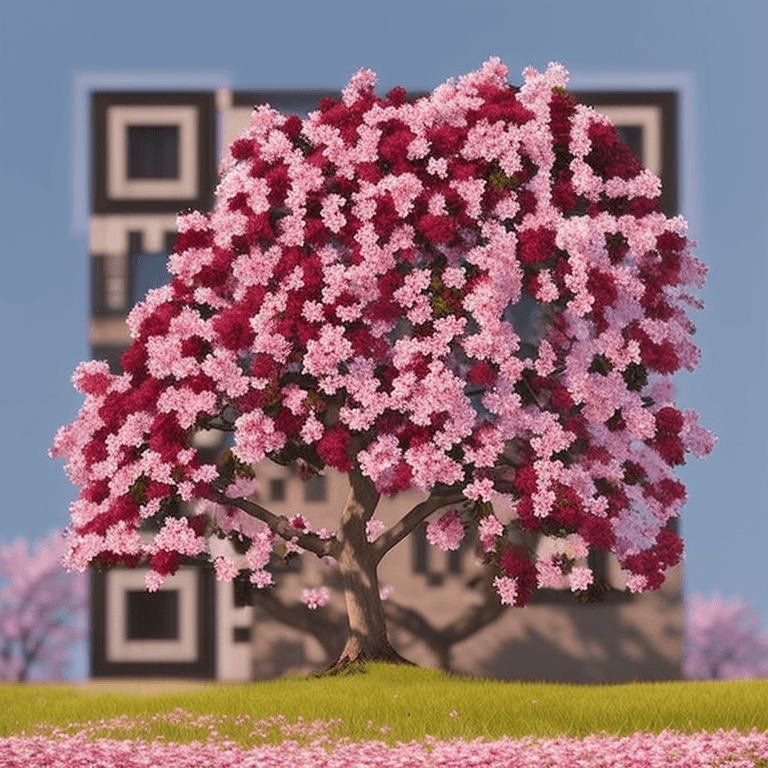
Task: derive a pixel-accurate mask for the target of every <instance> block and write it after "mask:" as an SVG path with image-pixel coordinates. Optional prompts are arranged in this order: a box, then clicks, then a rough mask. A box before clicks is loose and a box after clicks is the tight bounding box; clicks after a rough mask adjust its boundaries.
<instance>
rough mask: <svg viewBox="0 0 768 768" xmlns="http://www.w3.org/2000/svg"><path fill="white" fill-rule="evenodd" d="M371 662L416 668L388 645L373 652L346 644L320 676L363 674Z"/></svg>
mask: <svg viewBox="0 0 768 768" xmlns="http://www.w3.org/2000/svg"><path fill="white" fill-rule="evenodd" d="M371 661H382V662H385V663H386V664H406V665H408V666H411V667H415V666H418V665H417V664H414V663H413V662H412V661H408V659H405V658H403V657H402V656H401V655H400V654H399V653H398V652H397V651H396V650H395V649H394V648H393V647H392V646H391V645H389V643H387V644H386V646H383V647H381V648H378V649H376V650H375V651H363V650H360V649H355V648H350V647H349V644H347V647H345V648H344V650H343V651H342V654H341V656H340V657H339V658H338V659H337V660H336V661H335V662H334V663H333V664H331V666H330V667H328V668H327V669H324V670H323V671H322V672H321V673H320V674H321V675H340V674H355V673H361V672H365V665H366V664H367V663H368V662H371Z"/></svg>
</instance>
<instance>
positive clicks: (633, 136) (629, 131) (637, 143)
mask: <svg viewBox="0 0 768 768" xmlns="http://www.w3.org/2000/svg"><path fill="white" fill-rule="evenodd" d="M616 132H617V133H618V134H619V138H620V139H621V140H622V141H623V142H624V143H625V144H626V145H627V146H628V147H629V148H630V149H631V150H632V151H633V152H634V153H635V157H636V158H637V159H638V160H639V161H640V163H641V164H643V165H645V158H644V157H643V155H644V153H643V126H642V125H617V126H616Z"/></svg>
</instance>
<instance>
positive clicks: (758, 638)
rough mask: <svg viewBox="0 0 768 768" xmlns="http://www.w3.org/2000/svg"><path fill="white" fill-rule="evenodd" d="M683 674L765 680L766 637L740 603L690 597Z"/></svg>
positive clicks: (753, 613) (756, 619) (767, 662)
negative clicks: (761, 678)
mask: <svg viewBox="0 0 768 768" xmlns="http://www.w3.org/2000/svg"><path fill="white" fill-rule="evenodd" d="M685 630H686V641H685V674H686V677H689V678H700V679H701V678H704V679H707V678H751V677H767V676H768V634H765V633H761V632H760V616H759V614H758V613H757V612H756V611H753V610H752V609H751V608H750V607H749V605H747V603H745V602H744V601H743V600H740V599H736V600H732V601H726V600H725V599H724V598H723V596H722V595H719V594H716V595H714V596H713V597H712V598H711V599H709V600H706V599H704V597H703V596H702V595H692V596H691V597H690V599H689V600H688V601H687V605H686V628H685Z"/></svg>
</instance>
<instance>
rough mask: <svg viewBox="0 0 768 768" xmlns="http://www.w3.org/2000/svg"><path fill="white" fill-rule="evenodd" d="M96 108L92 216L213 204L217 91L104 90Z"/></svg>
mask: <svg viewBox="0 0 768 768" xmlns="http://www.w3.org/2000/svg"><path fill="white" fill-rule="evenodd" d="M91 108H92V125H93V166H92V170H93V203H92V212H93V213H94V214H98V213H131V214H133V213H173V214H174V215H175V214H177V213H178V212H179V211H180V210H184V209H187V208H192V209H195V210H209V209H210V208H211V207H212V202H213V200H212V193H213V190H214V189H215V187H216V108H215V94H214V93H213V92H199V93H195V92H160V91H157V92H154V91H153V92H108V93H107V92H102V93H95V94H93V97H92V100H91Z"/></svg>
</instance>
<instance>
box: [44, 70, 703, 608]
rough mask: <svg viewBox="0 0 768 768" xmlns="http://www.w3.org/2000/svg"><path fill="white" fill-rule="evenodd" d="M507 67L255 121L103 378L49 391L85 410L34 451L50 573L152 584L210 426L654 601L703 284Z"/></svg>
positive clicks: (654, 200) (165, 566)
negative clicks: (444, 501) (49, 512)
mask: <svg viewBox="0 0 768 768" xmlns="http://www.w3.org/2000/svg"><path fill="white" fill-rule="evenodd" d="M507 75H508V71H507V68H506V67H505V66H504V65H503V64H502V63H501V62H500V61H499V60H497V59H491V60H490V61H488V62H487V63H486V64H485V65H484V66H483V67H482V69H481V70H479V71H477V72H474V73H471V74H469V75H466V76H464V77H462V78H460V79H459V80H458V81H457V82H454V81H449V82H447V83H445V84H443V85H441V86H440V87H439V88H437V89H436V90H435V91H434V92H433V93H432V94H430V95H429V96H426V97H424V98H421V99H418V100H415V101H412V100H409V99H408V97H407V94H406V93H405V91H404V90H403V89H400V88H396V89H394V90H393V91H392V92H390V93H389V94H388V95H387V97H385V98H381V97H379V96H377V95H376V94H375V93H374V90H373V84H374V81H375V77H374V76H373V74H372V73H370V72H368V71H363V72H362V73H360V74H359V75H357V76H356V77H355V78H353V80H352V81H351V82H350V84H349V85H348V86H347V88H346V89H345V90H344V96H343V99H342V100H341V101H333V100H326V101H324V102H323V103H321V104H320V107H319V109H318V110H317V111H316V112H313V113H312V114H310V115H309V117H308V118H307V119H306V120H303V121H302V120H301V119H299V118H298V117H287V116H286V115H283V114H281V113H279V112H277V111H275V110H273V109H271V108H270V107H268V106H263V107H259V108H258V109H256V110H255V111H254V113H253V119H252V123H251V126H250V128H249V129H248V130H247V131H246V132H245V133H244V134H243V135H242V136H240V137H238V138H237V139H236V140H235V141H234V142H233V143H232V145H231V147H230V148H229V152H228V154H227V156H226V158H225V159H224V161H223V163H222V167H221V182H220V184H219V186H218V189H217V205H216V208H215V210H214V211H212V212H211V213H209V214H202V213H199V212H193V213H185V214H182V215H180V216H179V219H178V231H179V234H178V239H177V242H176V246H175V249H174V254H173V256H172V257H171V259H170V262H169V268H170V270H171V272H172V273H173V275H174V277H173V281H172V283H171V284H170V285H169V286H166V287H164V288H162V289H160V290H156V291H152V292H150V294H149V295H148V297H147V298H146V300H145V301H144V302H143V303H142V304H140V305H139V306H138V307H137V308H136V309H135V310H134V311H133V312H132V313H131V316H130V318H129V325H130V328H131V332H132V335H133V339H134V341H133V344H132V346H131V347H130V349H129V350H128V351H127V352H126V353H125V355H124V356H123V357H122V360H121V363H122V366H123V370H124V373H123V374H122V375H120V376H113V375H111V374H110V373H109V371H108V369H107V366H106V364H104V363H87V364H84V365H82V366H81V367H80V368H78V370H77V372H76V374H75V384H76V386H77V387H78V389H80V391H81V392H83V394H84V395H85V403H84V405H83V408H82V410H81V412H80V414H79V416H78V418H77V420H76V421H75V422H74V423H73V424H72V425H70V426H68V427H65V428H63V429H61V430H60V431H59V433H58V434H57V436H56V439H55V443H54V448H53V454H54V455H57V456H63V457H65V458H66V459H67V461H68V464H67V469H68V473H69V475H70V477H71V478H72V480H73V481H74V482H75V483H76V484H77V485H79V486H80V487H81V492H80V496H79V498H78V500H77V501H76V502H75V504H74V505H73V507H72V521H73V529H74V533H73V535H72V537H71V539H70V553H69V563H70V565H71V566H72V567H76V568H84V567H85V566H86V565H87V563H89V562H94V561H96V562H100V563H102V564H110V563H116V562H122V563H127V564H135V563H136V562H138V561H139V560H141V559H149V561H150V563H151V566H152V569H153V572H154V573H155V574H157V575H158V578H159V577H162V576H164V575H165V574H168V573H172V572H174V570H175V568H177V567H178V565H179V564H180V563H181V562H182V561H183V560H184V558H186V557H188V556H189V553H191V551H192V549H194V547H192V546H191V545H190V541H189V540H188V536H189V534H187V533H186V529H185V530H184V531H182V530H181V529H179V538H178V545H177V546H176V545H173V546H171V549H168V548H167V547H168V545H165V546H164V547H163V548H162V549H156V550H151V549H147V548H142V547H141V546H140V545H137V542H136V537H135V529H136V526H137V525H138V524H139V523H140V522H141V521H142V520H143V519H144V518H147V517H151V516H154V515H158V514H169V513H170V514H176V515H178V514H179V513H178V512H176V513H174V512H173V511H172V510H173V509H174V506H173V505H174V504H175V503H177V502H179V501H187V500H190V499H192V498H196V497H202V498H212V497H213V496H214V495H215V494H214V493H213V489H214V488H220V487H221V484H222V483H224V484H225V485H226V484H229V483H231V482H232V478H231V477H227V476H224V475H222V472H221V470H220V468H219V467H217V466H214V465H211V464H208V463H207V462H206V461H205V460H204V459H203V458H202V457H201V455H200V454H199V453H198V452H197V451H196V450H195V449H193V448H191V447H190V446H191V437H192V435H193V434H194V433H195V431H197V430H200V429H210V428H216V427H219V428H222V429H226V430H228V431H231V432H233V434H234V448H233V457H234V460H235V462H241V463H242V464H253V463H256V462H259V461H261V460H262V459H264V458H265V457H270V456H279V457H284V456H286V455H291V454H293V455H296V453H297V452H298V453H299V454H300V455H302V456H303V457H305V458H307V459H308V460H310V462H311V463H313V464H315V465H317V466H322V465H324V464H325V465H330V466H332V467H335V468H336V469H338V470H340V471H342V472H347V471H349V470H350V469H352V468H353V467H355V468H357V469H359V470H361V471H362V472H363V473H364V474H365V475H367V476H368V477H369V478H370V479H371V480H373V482H374V483H375V484H376V487H377V489H378V490H379V491H381V492H382V493H385V494H396V493H398V492H399V491H403V490H406V489H409V488H411V487H417V488H420V489H422V490H430V489H432V488H433V487H434V486H436V485H438V484H443V485H448V486H457V487H460V488H463V489H466V496H467V498H468V499H472V500H479V501H482V502H487V501H489V500H490V498H491V494H492V493H499V494H501V495H503V496H506V497H508V499H509V501H511V502H512V504H513V505H514V508H515V510H516V514H517V519H518V522H519V524H520V525H522V526H523V527H524V528H525V529H526V530H528V531H541V530H547V531H556V532H557V531H559V532H560V533H561V534H562V535H570V534H574V533H577V534H579V535H580V536H581V537H582V538H583V539H584V541H585V542H586V543H587V545H588V546H589V547H591V548H597V549H603V550H606V551H613V552H615V553H616V555H617V556H618V558H619V561H620V563H621V565H622V566H623V567H624V569H625V570H627V571H628V573H629V578H628V581H627V583H628V585H629V587H630V588H631V589H635V590H641V589H657V588H658V587H659V586H660V585H661V584H662V582H663V580H664V573H665V571H666V569H667V568H669V567H670V566H673V565H675V564H676V563H678V562H679V561H680V559H681V557H682V542H681V540H680V538H679V537H678V536H677V535H676V534H674V533H672V532H671V531H670V530H669V529H668V523H669V521H670V520H671V519H672V518H673V517H675V516H676V515H677V513H678V511H679V509H680V507H681V506H682V504H683V503H684V501H685V488H684V487H683V485H682V484H681V483H680V482H679V481H678V480H677V479H676V478H675V476H674V468H675V467H676V466H678V465H680V464H683V463H684V462H685V458H686V454H687V453H689V452H693V453H694V454H695V455H697V456H703V455H705V454H706V453H707V452H708V451H709V450H710V449H711V448H712V446H713V444H714V438H713V437H712V436H711V435H710V434H709V433H708V432H707V431H706V430H704V429H703V428H702V427H701V426H699V425H698V422H697V418H696V414H695V413H694V412H693V411H690V410H680V409H678V408H677V407H676V405H675V403H674V399H673V391H672V386H671V384H670V377H671V376H672V374H674V373H675V372H676V371H678V370H680V369H682V368H686V369H689V370H690V369H693V368H694V366H695V364H696V361H697V357H698V352H697V349H696V347H695V346H694V344H693V343H692V341H691V335H692V333H693V325H692V324H691V322H690V320H689V319H688V317H687V314H686V312H687V307H688V306H694V307H699V306H700V303H699V302H698V301H697V299H695V298H694V297H693V293H694V292H695V290H696V289H697V288H699V287H700V286H701V285H702V284H703V281H704V277H705V273H706V270H705V268H704V267H703V265H702V264H701V263H700V262H699V261H698V260H697V259H696V258H695V257H694V256H693V255H692V254H691V243H690V241H689V240H688V239H687V238H686V234H685V232H686V224H685V222H684V221H683V220H682V219H681V218H679V217H678V218H671V219H670V218H668V217H667V216H665V215H664V214H663V213H662V212H661V211H660V209H659V194H660V187H659V182H658V179H656V178H655V177H654V176H653V175H652V174H650V173H649V172H648V171H647V170H645V169H643V168H642V167H641V166H640V165H639V163H638V162H637V160H636V159H635V157H634V155H633V154H632V152H631V151H630V150H629V149H628V148H627V147H625V146H623V145H622V144H621V143H620V142H619V140H618V138H617V134H616V131H615V129H614V128H613V126H612V125H611V124H610V123H609V122H608V121H607V120H606V119H605V118H604V117H602V116H600V115H598V114H597V113H596V112H594V111H593V110H592V109H590V108H588V107H585V106H582V105H579V104H578V103H576V101H575V100H574V99H573V98H571V97H570V96H569V95H568V93H567V92H566V90H565V88H566V86H567V81H568V73H567V71H566V70H565V69H564V68H563V67H562V66H560V65H557V64H553V65H550V67H549V68H548V69H547V71H546V72H544V73H539V72H536V71H535V70H533V69H529V70H526V72H525V81H524V83H523V85H522V87H520V88H515V87H512V86H510V85H509V84H508V82H507ZM510 457H513V458H512V459H510ZM176 508H177V507H176ZM177 509H178V508H177ZM201 518H202V516H201ZM489 525H490V524H486V529H485V532H484V534H483V536H484V537H485V542H484V544H483V547H484V548H485V549H486V551H487V553H488V554H489V555H492V557H491V560H492V565H494V566H495V567H496V568H497V570H498V571H499V573H500V575H501V576H502V577H504V578H509V579H513V580H514V581H515V583H516V584H517V604H522V603H524V602H525V600H527V599H528V598H529V596H530V594H531V593H532V591H533V590H534V589H535V588H536V586H537V577H536V568H535V567H533V565H532V563H530V562H529V563H528V564H527V565H526V563H523V562H522V561H520V559H519V558H517V559H516V558H515V557H510V558H507V559H506V560H505V559H504V558H503V554H504V549H505V547H506V545H505V544H504V541H503V534H501V535H499V536H498V537H497V546H496V547H495V550H494V551H495V554H493V552H491V549H492V548H491V544H490V541H489V536H490V528H489V527H488V526H489ZM190 526H191V529H192V530H193V531H194V532H195V535H196V536H202V535H203V531H204V530H206V520H205V519H200V520H196V518H192V520H191V521H190ZM174 531H175V529H174ZM182 534H183V535H182ZM494 535H496V534H494ZM168 536H170V529H168ZM137 547H138V548H137ZM504 563H508V564H512V566H514V571H508V570H505V569H504ZM577 577H578V578H576V577H575V578H576V580H577V581H578V583H580V584H583V583H586V581H587V574H586V573H583V572H579V573H578V574H577ZM500 583H502V584H506V583H507V582H503V581H502V582H500ZM509 594H510V591H509V590H507V595H509Z"/></svg>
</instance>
